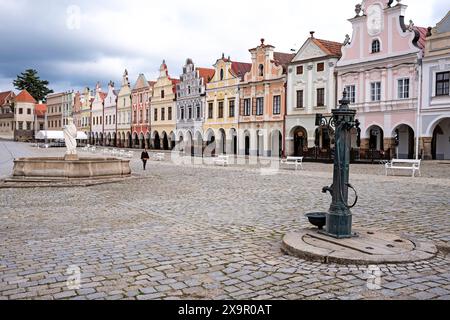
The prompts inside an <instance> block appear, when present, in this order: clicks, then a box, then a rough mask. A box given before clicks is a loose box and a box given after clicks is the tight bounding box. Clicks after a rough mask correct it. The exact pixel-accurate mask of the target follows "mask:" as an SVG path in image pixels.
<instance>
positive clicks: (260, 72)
mask: <svg viewBox="0 0 450 320" xmlns="http://www.w3.org/2000/svg"><path fill="white" fill-rule="evenodd" d="M259 76H260V77H264V66H263V65H262V64H260V65H259Z"/></svg>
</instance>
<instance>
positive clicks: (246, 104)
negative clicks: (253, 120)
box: [244, 99, 251, 117]
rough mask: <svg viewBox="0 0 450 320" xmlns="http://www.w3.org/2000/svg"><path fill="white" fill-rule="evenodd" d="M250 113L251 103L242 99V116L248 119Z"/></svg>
mask: <svg viewBox="0 0 450 320" xmlns="http://www.w3.org/2000/svg"><path fill="white" fill-rule="evenodd" d="M250 112H251V102H250V99H244V116H246V117H248V116H249V115H250Z"/></svg>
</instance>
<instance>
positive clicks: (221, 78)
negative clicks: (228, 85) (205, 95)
mask: <svg viewBox="0 0 450 320" xmlns="http://www.w3.org/2000/svg"><path fill="white" fill-rule="evenodd" d="M222 80H223V69H220V81H222Z"/></svg>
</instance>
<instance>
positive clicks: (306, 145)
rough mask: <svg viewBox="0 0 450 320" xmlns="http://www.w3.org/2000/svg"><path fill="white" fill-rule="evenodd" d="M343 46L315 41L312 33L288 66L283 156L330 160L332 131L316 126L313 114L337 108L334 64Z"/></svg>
mask: <svg viewBox="0 0 450 320" xmlns="http://www.w3.org/2000/svg"><path fill="white" fill-rule="evenodd" d="M341 48H342V44H340V43H337V42H334V41H327V40H321V39H316V38H315V37H314V32H311V37H310V38H309V39H308V40H306V42H305V43H304V44H303V46H302V47H301V49H300V50H299V51H298V53H297V54H296V56H295V58H294V59H293V60H292V62H291V63H290V64H289V67H288V75H287V115H286V132H285V136H286V154H287V155H288V156H298V157H300V156H313V157H316V156H318V157H325V158H329V157H331V152H330V150H331V147H332V139H331V136H332V132H329V128H328V127H326V126H321V127H318V126H316V114H323V115H324V116H331V110H332V109H334V108H335V107H336V102H337V96H336V94H337V93H336V83H337V79H336V74H335V68H336V64H337V62H338V60H339V58H340V56H341Z"/></svg>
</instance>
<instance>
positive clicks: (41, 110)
mask: <svg viewBox="0 0 450 320" xmlns="http://www.w3.org/2000/svg"><path fill="white" fill-rule="evenodd" d="M34 112H35V113H36V115H37V116H38V117H43V116H45V113H46V112H47V105H46V104H35V105H34Z"/></svg>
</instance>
